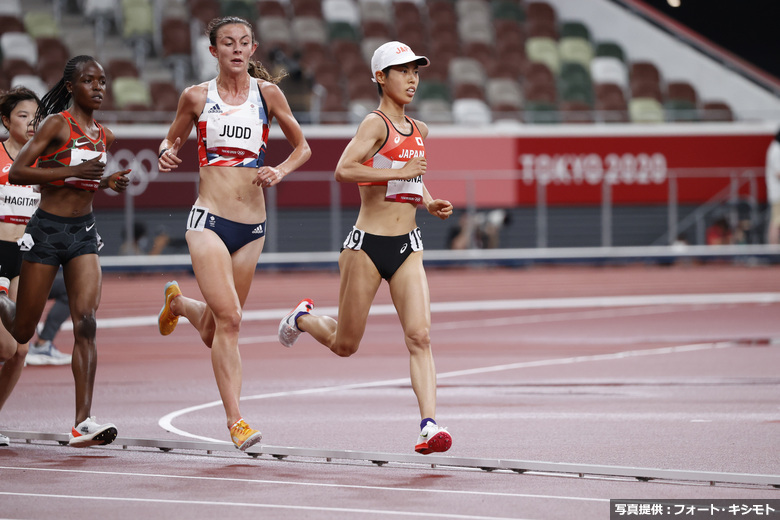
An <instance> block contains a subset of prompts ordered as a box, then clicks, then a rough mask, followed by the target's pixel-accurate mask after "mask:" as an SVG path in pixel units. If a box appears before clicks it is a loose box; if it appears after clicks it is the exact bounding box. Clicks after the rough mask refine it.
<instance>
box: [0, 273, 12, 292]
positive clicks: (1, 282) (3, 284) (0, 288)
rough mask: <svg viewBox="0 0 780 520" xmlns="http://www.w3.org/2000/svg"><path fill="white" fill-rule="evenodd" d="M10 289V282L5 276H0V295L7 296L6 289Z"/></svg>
mask: <svg viewBox="0 0 780 520" xmlns="http://www.w3.org/2000/svg"><path fill="white" fill-rule="evenodd" d="M9 287H11V280H9V279H8V278H6V277H5V276H0V294H2V293H5V294H6V295H7V294H8V288H9Z"/></svg>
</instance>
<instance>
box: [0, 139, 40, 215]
mask: <svg viewBox="0 0 780 520" xmlns="http://www.w3.org/2000/svg"><path fill="white" fill-rule="evenodd" d="M13 162H14V161H13V159H11V156H10V155H8V150H6V149H5V145H2V146H0V222H9V223H11V224H27V222H29V221H30V217H32V214H33V213H34V212H35V209H36V208H37V207H38V204H39V203H40V201H41V194H40V193H39V192H38V191H36V188H37V186H23V185H20V184H10V183H9V182H8V171H9V170H10V169H11V165H12V164H13Z"/></svg>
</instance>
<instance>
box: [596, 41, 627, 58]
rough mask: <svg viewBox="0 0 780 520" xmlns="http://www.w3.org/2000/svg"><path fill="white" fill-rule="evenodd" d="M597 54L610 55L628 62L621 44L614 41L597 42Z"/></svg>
mask: <svg viewBox="0 0 780 520" xmlns="http://www.w3.org/2000/svg"><path fill="white" fill-rule="evenodd" d="M596 56H609V57H612V58H617V59H619V60H620V61H622V62H623V63H625V62H626V54H625V52H623V47H621V46H620V44H618V43H616V42H612V41H604V42H598V43H597V44H596Z"/></svg>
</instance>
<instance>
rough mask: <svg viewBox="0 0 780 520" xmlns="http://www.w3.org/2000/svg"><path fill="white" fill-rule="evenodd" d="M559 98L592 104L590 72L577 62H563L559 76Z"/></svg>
mask: <svg viewBox="0 0 780 520" xmlns="http://www.w3.org/2000/svg"><path fill="white" fill-rule="evenodd" d="M559 92H560V99H561V100H563V101H579V102H583V103H586V104H588V105H592V104H593V87H592V84H591V79H590V73H589V72H588V69H586V68H585V67H584V66H583V65H581V64H579V63H564V64H563V65H562V66H561V73H560V77H559Z"/></svg>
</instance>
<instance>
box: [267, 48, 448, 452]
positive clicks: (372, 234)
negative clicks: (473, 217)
mask: <svg viewBox="0 0 780 520" xmlns="http://www.w3.org/2000/svg"><path fill="white" fill-rule="evenodd" d="M429 63H430V62H429V60H428V58H426V57H425V56H417V55H416V54H415V53H414V52H412V50H411V49H410V48H409V46H407V45H405V44H403V43H401V42H397V41H393V42H388V43H385V44H384V45H382V46H381V47H379V48H378V49H377V50H376V51H375V52H374V56H373V58H372V59H371V69H372V72H373V74H374V77H373V81H375V82H376V83H377V84H378V88H379V94H380V96H381V101H380V103H379V108H378V109H377V110H375V111H373V112H371V113H370V114H368V115H367V116H366V117H365V119H364V120H363V122H362V123H361V124H360V126H359V127H358V130H357V133H356V134H355V137H354V138H353V139H352V141H350V143H349V144H348V145H347V147H346V149H345V150H344V152H343V153H342V155H341V159H340V160H339V163H338V165H337V166H336V180H338V181H339V182H355V183H357V184H358V186H359V189H360V201H361V204H360V213H359V214H358V218H357V222H356V223H355V226H354V227H353V228H352V231H351V232H350V233H349V235H348V236H347V238H346V240H345V241H344V245H343V247H342V252H341V255H340V257H339V270H340V272H341V288H340V291H339V316H338V321H336V320H334V319H333V318H331V317H328V316H317V315H315V314H312V313H311V311H312V310H313V308H314V304H313V303H312V301H311V300H310V299H305V300H303V301H301V303H299V304H298V306H297V307H296V308H295V309H293V311H292V312H291V313H290V314H288V315H287V316H286V317H285V318H284V319H283V320H282V322H281V323H280V324H279V341H280V342H281V343H282V344H283V345H285V346H287V347H291V346H292V345H293V343H294V342H295V340H296V339H297V338H298V336H299V335H300V334H301V332H308V333H309V334H311V335H312V336H313V337H314V339H316V340H317V341H319V342H320V343H322V344H323V345H325V346H326V347H328V348H329V349H331V350H332V351H333V352H334V353H335V354H337V355H339V356H345V357H346V356H350V355H352V354H354V353H355V352H357V350H358V347H359V346H360V340H361V339H362V337H363V333H364V331H365V328H366V320H367V318H368V311H369V309H370V308H371V303H372V302H373V300H374V297H375V296H376V292H377V290H378V289H379V285H380V283H381V282H382V279H383V278H384V279H385V280H387V282H388V284H389V285H390V294H391V296H392V299H393V303H394V305H395V308H396V311H397V313H398V317H399V319H400V320H401V326H402V327H403V330H404V338H405V341H406V347H407V348H408V349H409V355H410V371H411V380H412V388H413V389H414V393H415V395H416V396H417V401H418V404H419V407H420V415H421V417H422V422H421V424H420V429H421V431H420V434H419V437H418V439H417V444H416V445H415V451H417V452H418V453H422V454H429V453H433V452H443V451H447V450H448V449H449V448H450V446H451V445H452V436H451V435H450V434H449V433H448V432H447V430H446V429H445V428H441V427H439V426H438V425H437V424H436V421H435V414H436V370H435V368H434V363H433V355H432V353H431V339H430V329H431V311H430V295H429V292H428V282H427V279H426V276H425V269H424V268H423V261H422V260H423V254H422V251H423V243H422V235H421V232H420V228H418V227H417V223H416V221H415V216H416V213H417V205H418V204H424V205H425V208H426V209H427V210H428V212H429V213H430V214H432V215H435V216H437V217H439V218H441V219H446V218H448V217H449V216H450V215H451V214H452V204H451V203H450V202H449V201H446V200H439V199H434V198H433V197H431V195H430V193H428V190H427V189H426V188H425V184H424V183H423V180H422V178H423V175H424V174H425V171H426V167H427V162H426V158H425V145H424V144H423V140H424V139H425V137H426V136H427V135H428V127H427V126H426V125H425V124H424V123H422V122H421V121H417V120H414V119H410V118H408V117H406V116H405V115H404V107H405V106H406V105H407V104H409V103H410V102H411V101H412V99H413V98H414V94H415V92H416V90H417V85H418V83H419V76H418V69H419V67H425V66H428V65H429Z"/></svg>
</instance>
